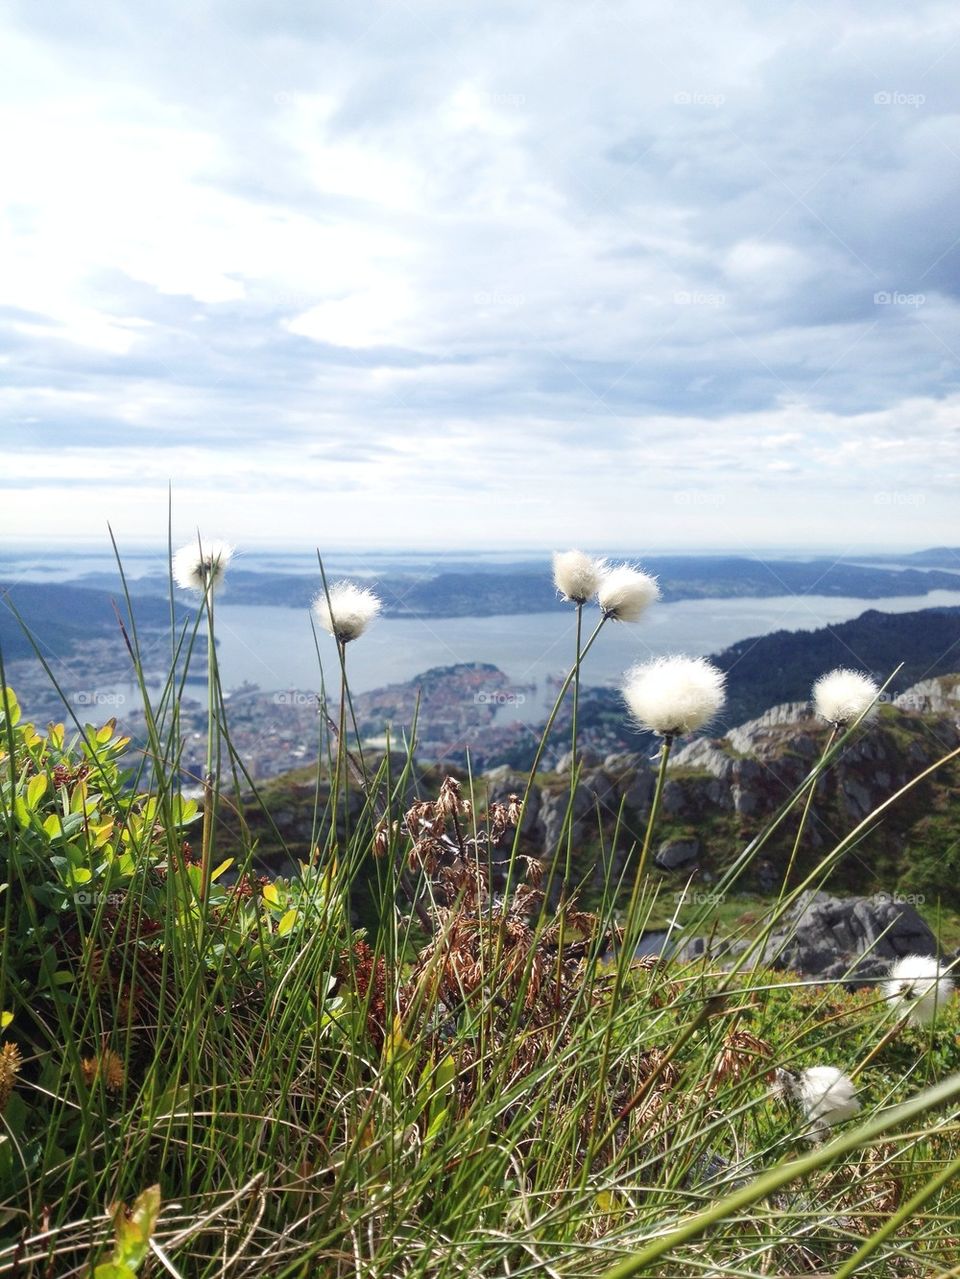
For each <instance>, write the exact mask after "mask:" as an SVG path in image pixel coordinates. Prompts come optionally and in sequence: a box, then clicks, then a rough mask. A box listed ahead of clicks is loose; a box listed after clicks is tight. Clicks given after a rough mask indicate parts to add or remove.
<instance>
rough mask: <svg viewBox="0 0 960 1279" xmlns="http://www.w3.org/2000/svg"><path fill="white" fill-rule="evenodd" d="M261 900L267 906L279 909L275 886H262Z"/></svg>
mask: <svg viewBox="0 0 960 1279" xmlns="http://www.w3.org/2000/svg"><path fill="white" fill-rule="evenodd" d="M263 900H264V901H265V902H266V903H267V904H268V905H269V906H277V907H279V905H280V894H279V893H278V892H277V886H276V884H264V886H263Z"/></svg>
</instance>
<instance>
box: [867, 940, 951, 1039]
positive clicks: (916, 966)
mask: <svg viewBox="0 0 960 1279" xmlns="http://www.w3.org/2000/svg"><path fill="white" fill-rule="evenodd" d="M883 994H884V998H885V999H886V1001H887V1003H888V1004H890V1005H891V1007H892V1008H893V1010H894V1012H895V1013H896V1015H897V1016H898V1017H904V1016H906V1017H907V1018H908V1019H909V1021H910V1022H911V1024H912V1025H914V1026H929V1025H930V1024H931V1023H932V1022H933V1019H934V1018H935V1017H936V1015H937V1013H938V1012H943V1010H944V1008H945V1007H946V1004H947V1002H948V1000H949V999H950V996H951V995H952V994H953V979H952V978H951V977H950V976H949V974H948V973H947V972H946V971H945V970H944V968H943V967H942V966H941V964H940V963H939V962H938V961H937V960H936V959H934V958H933V956H932V955H904V956H903V958H902V959H898V960H897V962H896V963H895V964H894V965H893V967H892V968H891V969H890V976H889V977H888V979H887V980H886V981H885V982H884V983H883Z"/></svg>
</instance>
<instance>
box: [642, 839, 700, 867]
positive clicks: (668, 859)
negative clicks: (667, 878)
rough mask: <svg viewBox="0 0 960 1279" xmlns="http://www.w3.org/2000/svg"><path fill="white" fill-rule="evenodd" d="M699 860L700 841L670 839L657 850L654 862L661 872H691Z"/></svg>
mask: <svg viewBox="0 0 960 1279" xmlns="http://www.w3.org/2000/svg"><path fill="white" fill-rule="evenodd" d="M699 859H700V841H699V839H668V840H665V841H664V842H663V843H662V844H661V845H660V847H659V848H658V849H657V852H656V855H655V856H654V859H653V860H654V863H655V864H656V865H657V866H659V867H660V869H661V870H689V869H692V867H694V866H695V865H696V864H697V862H698V861H699Z"/></svg>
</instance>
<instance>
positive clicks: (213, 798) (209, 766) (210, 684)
mask: <svg viewBox="0 0 960 1279" xmlns="http://www.w3.org/2000/svg"><path fill="white" fill-rule="evenodd" d="M212 578H213V575H212V573H211V574H210V577H209V578H208V581H207V589H206V606H207V760H206V766H205V768H204V775H203V833H202V836H201V841H200V904H201V906H202V907H204V908H205V907H206V902H207V896H208V894H209V892H210V873H211V865H210V863H211V854H212V849H213V824H214V820H215V817H216V807H217V785H216V782H217V778H216V773H215V772H214V761H215V755H214V734H215V732H216V723H217V712H216V687H217V646H216V638H215V636H214V628H213V580H212Z"/></svg>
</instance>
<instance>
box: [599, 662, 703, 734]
mask: <svg viewBox="0 0 960 1279" xmlns="http://www.w3.org/2000/svg"><path fill="white" fill-rule="evenodd" d="M725 683H726V676H725V675H724V673H723V671H720V670H718V669H717V668H716V666H714V665H713V664H712V663H711V662H708V661H707V660H706V658H703V657H656V658H654V659H653V661H650V662H643V663H641V664H640V665H639V666H634V667H632V668H631V669H630V670H629V671H627V674H626V677H625V679H624V684H623V698H624V701H625V702H626V703H627V708H628V709H629V711H630V714H631V715H632V716H633V718H634V719H635V720H636V722H637V723H638V724H639V725H640V727H641V728H646V729H649V730H650V731H652V732H654V733H660V734H662V735H663V736H664V737H667V736H675V735H677V734H682V733H693V732H696V730H697V729H698V728H703V726H704V724H706V723H708V722H709V721H710V720H711V719H713V717H714V715H716V713H717V711H718V710H719V709H720V707H721V706H722V705H723V700H724V685H725Z"/></svg>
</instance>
